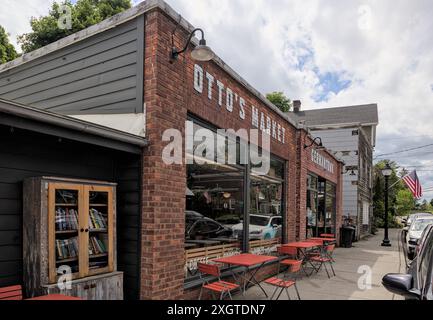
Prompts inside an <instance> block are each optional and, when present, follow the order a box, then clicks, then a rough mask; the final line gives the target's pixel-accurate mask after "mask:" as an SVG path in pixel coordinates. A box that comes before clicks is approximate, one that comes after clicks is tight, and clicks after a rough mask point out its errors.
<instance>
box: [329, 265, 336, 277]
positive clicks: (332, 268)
mask: <svg viewBox="0 0 433 320" xmlns="http://www.w3.org/2000/svg"><path fill="white" fill-rule="evenodd" d="M329 264H330V265H331V270H332V273H333V274H334V277H335V276H336V275H335V271H334V266H333V265H332V262H330V263H329Z"/></svg>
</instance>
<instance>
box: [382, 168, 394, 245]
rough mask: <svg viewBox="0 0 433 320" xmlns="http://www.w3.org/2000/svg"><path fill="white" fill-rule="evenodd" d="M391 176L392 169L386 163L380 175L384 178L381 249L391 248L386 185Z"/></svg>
mask: <svg viewBox="0 0 433 320" xmlns="http://www.w3.org/2000/svg"><path fill="white" fill-rule="evenodd" d="M391 174H392V168H391V167H390V165H389V163H387V164H386V166H385V168H383V169H382V175H383V176H384V177H385V226H384V227H385V236H384V238H383V241H382V247H391V242H390V241H389V238H388V189H389V187H388V183H389V177H390V176H391Z"/></svg>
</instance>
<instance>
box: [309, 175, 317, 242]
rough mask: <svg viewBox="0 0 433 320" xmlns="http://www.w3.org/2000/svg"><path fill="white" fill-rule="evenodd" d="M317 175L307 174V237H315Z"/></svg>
mask: <svg viewBox="0 0 433 320" xmlns="http://www.w3.org/2000/svg"><path fill="white" fill-rule="evenodd" d="M317 182H318V180H317V177H315V176H312V175H308V176H307V238H310V237H313V236H314V234H315V232H316V226H317V208H318V202H317V201H318V196H317Z"/></svg>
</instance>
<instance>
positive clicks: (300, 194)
mask: <svg viewBox="0 0 433 320" xmlns="http://www.w3.org/2000/svg"><path fill="white" fill-rule="evenodd" d="M306 136H307V133H306V132H305V131H303V130H298V137H297V139H298V141H297V163H298V165H297V192H296V208H297V210H296V211H297V219H296V238H297V239H298V240H305V238H306V232H307V230H306V228H307V225H306V219H307V174H308V163H307V158H306V157H307V152H308V150H309V149H307V151H306V150H304V144H305V141H306Z"/></svg>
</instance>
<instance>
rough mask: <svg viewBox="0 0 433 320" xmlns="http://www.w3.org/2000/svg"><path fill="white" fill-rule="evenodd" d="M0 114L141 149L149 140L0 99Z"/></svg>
mask: <svg viewBox="0 0 433 320" xmlns="http://www.w3.org/2000/svg"><path fill="white" fill-rule="evenodd" d="M0 112H3V113H7V114H10V115H14V116H17V117H21V118H25V119H29V120H34V121H37V122H43V123H47V124H50V125H55V126H59V127H62V128H66V129H71V130H75V131H78V132H82V133H88V134H92V135H95V136H99V137H103V138H106V139H112V140H116V141H120V142H123V143H127V144H131V145H135V146H139V147H145V146H147V144H148V142H147V139H145V138H143V137H139V136H135V135H133V134H130V133H127V132H123V131H119V130H115V129H112V128H108V127H104V126H101V125H97V124H95V123H92V122H87V121H83V120H79V119H75V118H72V117H68V116H64V115H60V114H56V113H52V112H48V111H45V110H41V109H37V108H33V107H30V106H26V105H23V104H19V103H16V102H13V101H9V100H5V99H0Z"/></svg>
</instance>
